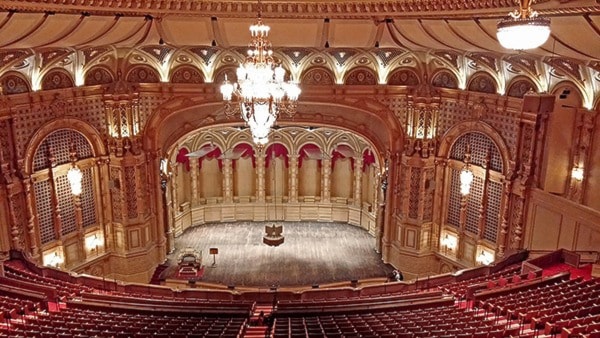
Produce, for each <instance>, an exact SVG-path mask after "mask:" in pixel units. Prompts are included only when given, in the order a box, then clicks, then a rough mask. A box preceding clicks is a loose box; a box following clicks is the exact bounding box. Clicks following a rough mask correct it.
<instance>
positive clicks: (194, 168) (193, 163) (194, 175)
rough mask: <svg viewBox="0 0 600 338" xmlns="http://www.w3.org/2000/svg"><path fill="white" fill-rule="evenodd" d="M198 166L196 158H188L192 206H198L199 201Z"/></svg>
mask: <svg viewBox="0 0 600 338" xmlns="http://www.w3.org/2000/svg"><path fill="white" fill-rule="evenodd" d="M199 167H200V165H199V162H198V159H197V158H191V159H190V179H191V182H190V184H191V185H192V187H191V188H192V189H191V193H192V207H195V206H198V202H199V194H198V175H200V170H198V169H199Z"/></svg>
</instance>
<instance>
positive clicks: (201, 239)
mask: <svg viewBox="0 0 600 338" xmlns="http://www.w3.org/2000/svg"><path fill="white" fill-rule="evenodd" d="M266 224H272V222H269V223H265V222H236V223H219V224H205V225H201V226H196V227H194V228H190V229H188V230H187V231H185V232H184V233H183V234H182V235H181V236H179V237H178V238H176V239H175V247H176V250H175V252H173V253H172V254H170V255H169V256H168V262H169V264H170V265H171V267H169V268H168V269H167V271H166V272H167V278H170V277H169V275H171V276H172V275H173V274H175V273H176V270H177V268H176V266H175V265H176V261H177V256H178V255H179V253H180V251H181V250H182V249H184V248H188V247H191V248H194V249H196V250H198V251H200V250H201V251H202V256H203V257H202V258H203V261H202V262H203V265H204V267H205V268H204V274H203V276H202V278H201V279H200V280H199V281H201V282H207V283H219V284H223V285H236V286H253V287H270V286H274V285H276V286H300V285H304V286H306V285H313V284H325V283H333V282H348V281H350V280H353V279H358V280H360V279H367V278H376V277H386V276H387V275H389V273H390V272H391V270H392V268H391V267H390V266H389V265H386V264H384V263H383V262H382V261H381V255H380V254H378V253H376V252H375V250H374V247H375V238H374V237H373V236H371V235H370V234H369V233H368V232H367V231H365V230H364V229H361V228H359V227H356V226H352V225H349V224H341V223H318V222H283V223H280V224H283V235H284V236H285V242H284V243H283V244H281V245H280V246H278V247H270V246H268V245H266V244H263V241H262V239H263V235H264V228H265V225H266ZM278 224H279V223H278ZM210 248H217V249H218V250H219V253H218V254H217V255H216V257H215V260H216V265H215V266H214V267H213V266H212V263H213V255H210V254H209V249H210Z"/></svg>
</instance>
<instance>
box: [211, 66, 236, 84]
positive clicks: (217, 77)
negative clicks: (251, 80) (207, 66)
mask: <svg viewBox="0 0 600 338" xmlns="http://www.w3.org/2000/svg"><path fill="white" fill-rule="evenodd" d="M236 68H237V67H236V66H235V65H228V66H223V67H221V68H219V69H218V70H217V71H216V72H215V73H214V74H213V75H214V76H213V83H218V84H221V83H223V82H224V81H225V75H227V80H229V81H230V82H232V83H233V82H236V81H237V74H236Z"/></svg>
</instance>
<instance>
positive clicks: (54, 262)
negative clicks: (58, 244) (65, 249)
mask: <svg viewBox="0 0 600 338" xmlns="http://www.w3.org/2000/svg"><path fill="white" fill-rule="evenodd" d="M44 261H47V263H46V266H52V267H55V268H58V267H59V266H60V265H61V264H62V263H63V262H64V261H65V260H64V259H63V258H62V257H61V256H60V255H59V254H58V251H55V252H54V254H50V255H47V256H45V257H44Z"/></svg>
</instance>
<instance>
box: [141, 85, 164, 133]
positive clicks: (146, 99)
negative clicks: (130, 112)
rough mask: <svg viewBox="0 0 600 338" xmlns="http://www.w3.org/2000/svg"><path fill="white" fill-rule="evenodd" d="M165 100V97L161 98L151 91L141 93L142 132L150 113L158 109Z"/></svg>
mask: <svg viewBox="0 0 600 338" xmlns="http://www.w3.org/2000/svg"><path fill="white" fill-rule="evenodd" d="M163 101H164V98H161V97H160V96H159V95H153V94H150V93H146V94H140V128H141V130H140V133H141V132H143V130H144V126H146V123H147V122H148V119H149V118H150V115H152V113H153V112H154V111H156V109H157V108H158V106H159V105H161V104H162V103H163Z"/></svg>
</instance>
